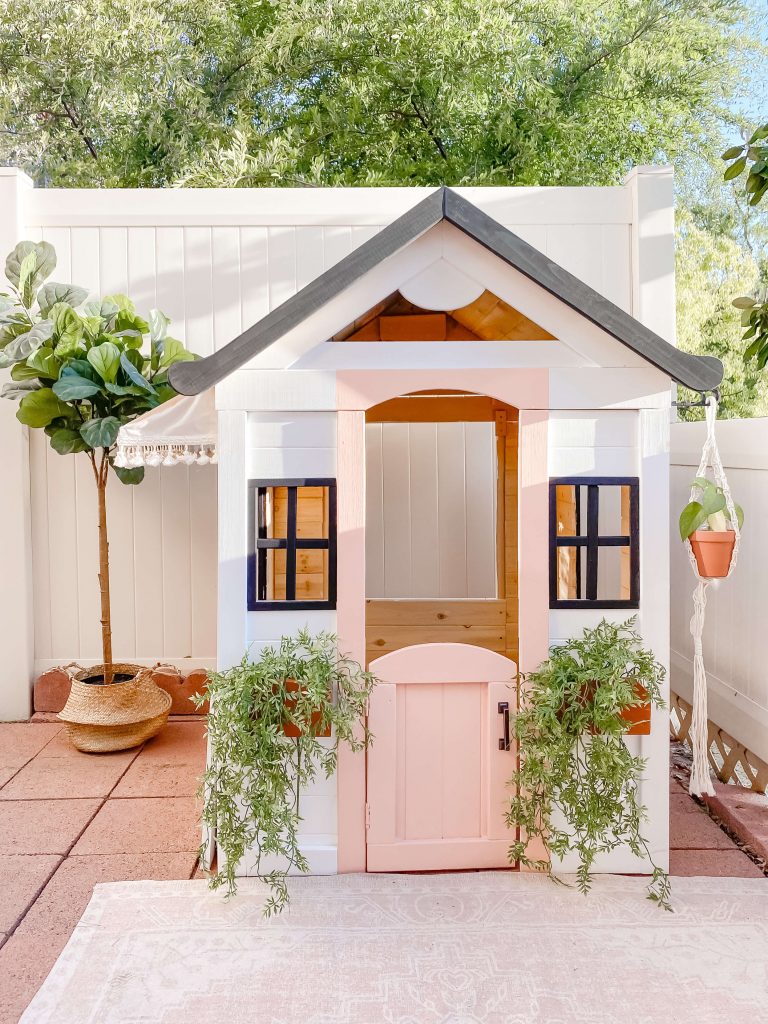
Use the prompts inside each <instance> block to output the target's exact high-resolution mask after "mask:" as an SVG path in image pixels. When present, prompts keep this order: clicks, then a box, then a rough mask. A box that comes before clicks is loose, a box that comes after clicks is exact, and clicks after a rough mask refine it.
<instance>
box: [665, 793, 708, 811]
mask: <svg viewBox="0 0 768 1024" xmlns="http://www.w3.org/2000/svg"><path fill="white" fill-rule="evenodd" d="M669 814H670V817H671V816H672V815H675V814H706V811H705V810H704V809H703V808H702V807H700V806H699V805H698V804H697V803H696V801H695V800H694V799H693V798H692V797H690V796H689V795H688V794H687V793H674V792H673V793H670V794H669Z"/></svg>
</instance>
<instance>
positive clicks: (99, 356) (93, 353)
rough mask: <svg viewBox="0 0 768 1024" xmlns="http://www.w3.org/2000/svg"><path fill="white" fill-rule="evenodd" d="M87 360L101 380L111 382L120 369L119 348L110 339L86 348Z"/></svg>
mask: <svg viewBox="0 0 768 1024" xmlns="http://www.w3.org/2000/svg"><path fill="white" fill-rule="evenodd" d="M86 358H87V360H88V362H89V363H90V364H91V366H92V367H93V368H94V370H96V372H97V373H98V374H99V376H100V377H101V379H102V380H105V381H109V382H110V383H112V382H113V381H114V379H115V377H116V376H117V371H118V370H119V369H120V349H119V348H118V347H117V345H113V344H112V342H111V341H104V342H102V343H101V345H95V346H94V347H93V348H90V349H88V355H87V356H86Z"/></svg>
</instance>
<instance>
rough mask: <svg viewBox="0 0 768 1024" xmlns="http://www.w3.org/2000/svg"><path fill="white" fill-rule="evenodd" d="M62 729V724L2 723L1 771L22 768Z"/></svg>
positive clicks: (0, 729)
mask: <svg viewBox="0 0 768 1024" xmlns="http://www.w3.org/2000/svg"><path fill="white" fill-rule="evenodd" d="M62 728H63V726H62V725H61V723H60V722H56V723H55V724H53V723H49V724H45V723H39V722H0V769H2V768H21V766H22V765H24V764H26V763H27V761H31V759H32V758H33V757H34V756H35V754H37V753H39V752H40V751H41V750H42V749H43V747H44V746H45V745H46V744H47V743H49V742H50V741H51V740H52V739H53V737H54V736H55V735H56V734H57V733H59V732H61V730H62Z"/></svg>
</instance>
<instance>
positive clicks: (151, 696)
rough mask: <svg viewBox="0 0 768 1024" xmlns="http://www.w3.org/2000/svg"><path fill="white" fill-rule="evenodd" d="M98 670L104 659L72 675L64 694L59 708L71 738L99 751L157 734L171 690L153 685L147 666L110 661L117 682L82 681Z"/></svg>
mask: <svg viewBox="0 0 768 1024" xmlns="http://www.w3.org/2000/svg"><path fill="white" fill-rule="evenodd" d="M103 672H104V666H103V665H94V666H92V667H90V668H86V669H81V670H80V671H79V672H76V673H74V674H73V676H72V689H71V690H70V693H69V699H68V700H67V703H66V704H65V705H64V708H63V709H62V711H61V712H60V714H59V718H60V719H61V721H62V722H66V724H67V727H68V731H69V738H70V740H71V741H72V744H73V745H74V746H75V747H77V749H78V750H85V751H87V752H88V753H94V754H102V753H107V752H109V751H113V750H128V749H130V748H131V747H138V746H139V744H141V743H144V741H145V740H149V739H151V738H152V737H153V736H156V735H157V734H158V733H159V732H160V730H161V729H162V728H163V726H164V725H165V724H166V722H167V721H168V713H169V712H170V710H171V695H170V694H169V693H166V691H165V690H162V689H161V688H160V687H159V686H156V685H155V683H154V682H153V681H152V670H151V669H149V668H146V667H145V666H142V665H123V664H115V665H113V672H114V675H115V677H116V678H117V680H118V681H117V682H113V683H110V684H109V685H108V686H105V685H103V684H100V683H87V682H85V681H84V680H86V679H89V678H92V677H95V676H100V675H102V674H103ZM120 677H123V678H122V679H121V678H120ZM126 677H127V678H126Z"/></svg>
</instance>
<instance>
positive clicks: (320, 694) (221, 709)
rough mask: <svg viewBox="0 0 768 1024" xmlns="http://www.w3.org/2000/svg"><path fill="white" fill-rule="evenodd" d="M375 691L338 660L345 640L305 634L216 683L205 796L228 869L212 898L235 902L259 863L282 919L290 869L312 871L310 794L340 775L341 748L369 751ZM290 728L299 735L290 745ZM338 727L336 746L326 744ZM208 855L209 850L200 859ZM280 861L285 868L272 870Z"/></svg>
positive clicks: (211, 684) (210, 692) (270, 906)
mask: <svg viewBox="0 0 768 1024" xmlns="http://www.w3.org/2000/svg"><path fill="white" fill-rule="evenodd" d="M374 682H375V679H374V677H373V676H372V675H371V674H370V673H368V672H365V671H363V669H362V668H361V667H360V665H358V664H357V662H355V661H352V660H351V659H350V658H348V657H346V656H345V655H343V654H341V653H340V652H339V649H338V639H337V637H335V636H334V635H333V634H331V633H319V634H318V635H317V636H311V635H310V634H309V633H308V632H307V631H306V630H302V631H301V632H299V633H298V634H297V636H295V637H283V639H282V640H281V641H280V646H279V647H278V648H273V647H268V648H266V649H265V650H264V651H262V652H261V654H260V656H259V659H258V661H251V660H249V658H248V656H247V655H246V656H245V657H244V658H243V660H242V661H241V662H240V664H239V665H235V666H233V667H232V668H230V669H227V670H226V671H225V672H211V673H210V674H209V677H208V689H207V694H198V695H197V697H196V698H195V700H196V702H197V705H198V707H199V706H200V705H201V704H202V703H203V701H204V700H205V699H207V698H210V714H209V716H208V739H209V743H210V756H209V762H208V768H207V770H206V772H205V774H204V775H203V778H202V780H201V786H200V795H201V796H202V798H203V815H202V817H203V823H204V824H205V826H206V827H207V830H208V832H209V835H214V834H215V837H216V845H217V848H218V850H219V851H220V855H221V860H223V863H221V862H220V864H219V870H218V872H217V873H215V874H212V875H211V878H210V886H211V888H212V889H217V888H219V887H220V886H226V888H227V895H232V894H233V893H234V892H235V891H236V879H235V871H236V868H237V865H238V863H239V862H240V861H241V860H242V859H243V857H244V856H245V855H246V853H253V854H255V857H256V873H257V874H258V875H259V876H260V877H262V878H263V879H264V881H265V882H266V883H267V884H268V885H269V887H270V890H271V891H270V895H269V897H268V899H267V901H266V903H265V914H266V915H267V916H269V915H270V914H274V913H277V912H279V911H280V910H282V909H283V907H284V906H285V905H286V903H287V902H288V888H287V884H286V876H287V871H288V869H289V868H297V869H298V870H299V871H307V870H309V866H308V864H307V861H306V858H305V857H304V855H303V854H302V852H301V849H300V847H299V839H298V827H299V822H300V821H301V806H300V800H301V791H302V789H303V788H304V787H306V786H307V785H309V784H310V783H311V782H312V781H313V780H314V779H315V778H316V777H317V776H318V775H319V774H322V775H325V776H326V777H328V776H330V775H332V774H333V772H334V771H335V770H336V763H337V753H338V747H339V744H340V743H346V744H347V745H348V746H349V747H350V748H351V749H352V750H361V749H363V748H364V747H366V746H367V745H368V744H369V742H370V740H371V736H370V734H369V732H368V729H367V726H366V722H365V718H366V714H367V707H368V697H369V695H370V692H371V688H372V686H373V684H374ZM294 683H295V684H297V685H296V686H295V687H294V685H293V684H294ZM286 725H292V726H295V727H296V729H297V730H298V731H299V732H300V735H299V736H298V737H296V738H290V737H288V736H286V735H285V731H284V729H285V726H286ZM329 727H330V728H331V729H332V739H331V740H330V741H325V742H321V739H320V737H321V735H322V734H323V733H324V732H327V730H328V728H329ZM206 850H207V843H204V844H203V847H202V850H201V856H205V853H206ZM273 858H278V859H279V860H280V861H281V862H282V863H281V865H280V866H279V867H269V866H268V865H267V866H266V868H264V864H265V861H266V860H267V859H269V860H272V859H273ZM273 863H274V861H273ZM263 868H264V869H263Z"/></svg>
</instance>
